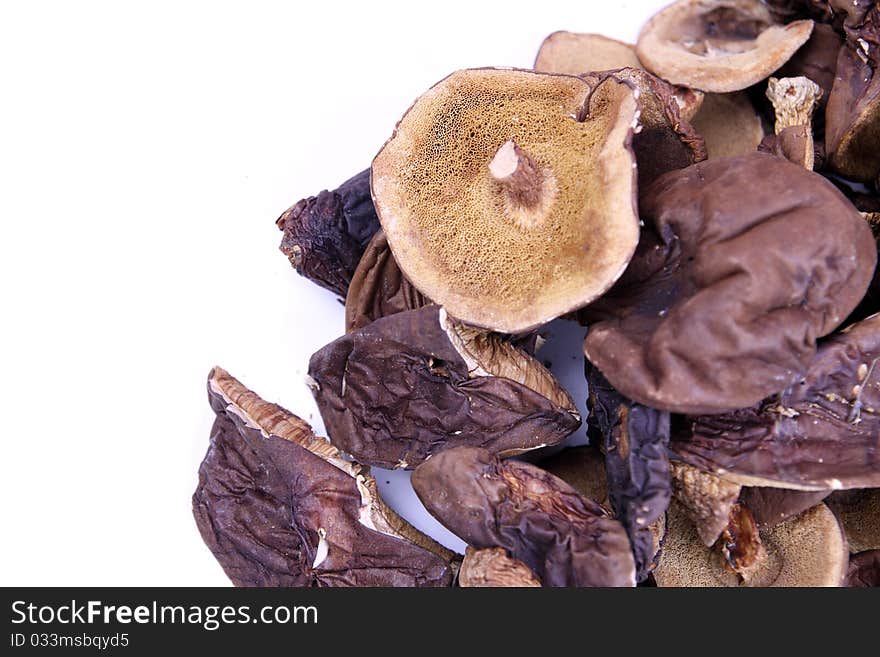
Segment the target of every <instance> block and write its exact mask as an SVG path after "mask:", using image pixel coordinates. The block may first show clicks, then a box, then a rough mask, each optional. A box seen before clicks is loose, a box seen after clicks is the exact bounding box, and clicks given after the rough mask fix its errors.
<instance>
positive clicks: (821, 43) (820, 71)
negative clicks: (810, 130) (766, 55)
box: [776, 23, 843, 131]
mask: <svg viewBox="0 0 880 657" xmlns="http://www.w3.org/2000/svg"><path fill="white" fill-rule="evenodd" d="M842 45H843V37H841V36H840V35H839V34H838V33H837V32H835V31H834V28H832V27H831V26H830V25H825V24H823V23H816V25H814V26H813V33H812V34H811V35H810V40H809V41H807V42H806V43H805V44H804V45H803V47H802V48H801V49H800V50H798V51H797V52H796V53H795V54H794V55H793V56H792V58H791V59H789V60H788V61H787V62H786V63H785V65H784V66H783V67H782V68H780V69H779V70H778V71H777V72H776V74H777V75H778V76H780V77H786V78H796V77H801V76H803V77H805V78H809V79H810V80H812V81H813V82H815V83H816V84H818V85H819V87H820V88H821V89H822V95H821V97H820V98H819V99H818V105H817V109H818V112H817V114H816V119H817V121H818V122H819V123H820V125H821V126H822V130H823V131H824V126H825V105H826V103H827V102H828V96H829V95H830V94H831V88H832V86H834V75H835V72H836V71H837V55H838V53H839V52H840V48H841V46H842Z"/></svg>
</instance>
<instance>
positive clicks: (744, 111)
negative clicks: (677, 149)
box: [691, 91, 764, 158]
mask: <svg viewBox="0 0 880 657" xmlns="http://www.w3.org/2000/svg"><path fill="white" fill-rule="evenodd" d="M691 123H692V125H693V127H694V129H695V130H696V131H697V133H699V134H700V135H702V137H703V141H704V143H705V144H706V153H707V155H708V157H709V158H718V157H735V156H737V155H747V154H749V153H754V152H755V150H756V149H757V148H758V145H759V144H760V143H761V140H762V139H763V138H764V124H763V122H762V121H761V117H760V116H759V115H758V112H757V111H756V110H755V107H754V105H752V101H751V100H749V97H748V95H747V94H745V93H744V92H740V91H735V92H733V93H729V94H706V97H705V99H704V100H703V104H702V105H701V106H700V109H699V111H698V112H697V113H696V115H695V116H694V118H693V119H692V121H691Z"/></svg>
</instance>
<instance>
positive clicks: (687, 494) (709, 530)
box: [670, 461, 741, 547]
mask: <svg viewBox="0 0 880 657" xmlns="http://www.w3.org/2000/svg"><path fill="white" fill-rule="evenodd" d="M670 469H671V471H672V494H673V496H674V497H675V499H676V500H677V501H678V503H679V504H680V505H681V507H682V509H684V511H685V513H687V515H688V517H689V518H690V519H691V521H692V522H693V523H694V526H695V527H696V529H697V534H698V535H699V537H700V540H701V541H702V542H703V545H705V546H706V547H711V546H712V545H714V544H715V541H717V540H718V537H719V536H721V532H723V531H724V530H725V529H726V528H727V525H728V522H729V521H730V514H731V512H732V510H733V507H734V505H736V501H737V500H738V499H739V494H740V489H741V486H740V485H739V484H735V483H733V482H730V481H726V480H724V479H722V478H721V477H718V476H717V475H713V474H712V473H710V472H704V471H703V470H700V469H698V468H695V467H693V466H690V465H688V464H687V463H682V462H681V461H672V462H671V463H670Z"/></svg>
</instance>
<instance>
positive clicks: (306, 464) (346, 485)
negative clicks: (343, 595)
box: [193, 367, 454, 586]
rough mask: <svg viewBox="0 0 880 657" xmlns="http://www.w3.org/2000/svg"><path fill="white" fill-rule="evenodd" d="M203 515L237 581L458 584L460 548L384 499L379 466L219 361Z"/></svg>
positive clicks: (208, 537) (202, 483) (200, 497)
mask: <svg viewBox="0 0 880 657" xmlns="http://www.w3.org/2000/svg"><path fill="white" fill-rule="evenodd" d="M208 397H209V400H210V403H211V408H212V409H213V410H214V411H215V413H216V414H217V419H216V421H215V423H214V427H213V429H212V431H211V447H210V448H209V449H208V453H207V455H206V456H205V460H204V461H203V462H202V465H201V467H200V468H199V483H198V487H197V488H196V491H195V494H194V495H193V514H194V516H195V519H196V524H197V525H198V527H199V531H200V532H201V535H202V538H203V539H204V541H205V543H206V544H207V545H208V547H209V548H210V549H211V552H213V553H214V556H215V557H216V558H217V560H218V561H219V562H220V565H221V566H223V569H224V570H225V571H226V574H227V575H228V576H229V578H230V579H231V580H232V581H233V583H234V584H236V585H237V586H448V585H449V584H450V583H451V581H452V577H453V574H454V569H453V567H452V565H451V562H452V561H453V559H454V555H453V553H452V552H450V551H449V550H447V549H446V548H443V547H442V546H440V545H439V544H437V543H435V542H434V541H433V540H432V539H430V538H429V537H427V536H425V535H424V534H422V533H421V532H419V531H417V530H416V529H415V528H414V527H412V526H411V525H409V523H407V522H406V521H405V520H403V519H402V518H400V517H399V516H398V515H397V514H395V513H394V512H393V511H392V510H391V509H389V508H388V507H387V506H385V504H384V503H383V502H382V500H381V499H380V498H379V495H378V491H377V488H376V481H375V479H373V477H372V476H371V475H370V472H369V469H366V468H363V467H362V466H360V465H358V464H357V463H352V462H350V461H346V460H345V459H343V458H342V455H341V454H340V452H339V451H338V450H337V449H335V448H334V447H332V446H331V445H330V443H328V442H327V441H326V440H324V439H323V438H319V437H317V436H315V434H314V433H312V430H311V428H310V427H309V425H308V424H306V422H304V421H303V420H301V419H300V418H298V417H297V416H295V415H293V414H292V413H290V412H289V411H287V410H285V409H283V408H281V407H280V406H278V405H276V404H271V403H269V402H266V401H264V400H262V399H260V398H259V397H258V396H257V395H256V394H254V393H253V392H251V391H250V390H248V389H247V388H245V387H244V386H243V385H242V384H241V383H240V382H239V381H238V380H236V379H235V378H233V377H232V376H230V375H229V373H227V372H225V371H224V370H222V369H220V368H219V367H215V368H214V369H213V370H211V374H210V375H209V377H208Z"/></svg>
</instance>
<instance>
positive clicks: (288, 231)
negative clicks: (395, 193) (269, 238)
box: [275, 169, 379, 298]
mask: <svg viewBox="0 0 880 657" xmlns="http://www.w3.org/2000/svg"><path fill="white" fill-rule="evenodd" d="M275 223H276V225H277V226H278V228H279V229H280V230H281V231H283V233H284V236H283V237H282V239H281V246H280V247H279V248H280V249H281V252H282V253H284V255H286V256H287V258H288V260H290V264H291V265H292V266H293V268H294V269H296V271H297V272H298V273H299V274H300V275H301V276H305V277H306V278H308V279H309V280H311V281H313V282H314V283H317V284H318V285H320V286H321V287H324V288H327V289H328V290H330V291H332V292H335V293H336V294H338V295H339V296H341V297H343V298H345V295H346V292H347V290H348V284H349V282H350V281H351V277H352V275H353V274H354V271H355V268H356V267H357V265H358V262H359V261H360V259H361V255H362V254H363V252H364V249H366V248H367V244H368V243H369V241H370V238H372V237H373V235H374V234H375V232H376V231H377V230H379V218H378V217H377V216H376V210H375V209H374V208H373V200H372V198H370V170H369V169H367V170H366V171H361V172H360V173H359V174H357V175H356V176H354V177H353V178H351V179H350V180H346V181H345V182H344V183H342V184H341V185H340V186H339V187H338V188H337V189H334V190H333V191H332V192H328V191H327V190H324V191H322V192H321V193H319V194H318V195H317V196H311V197H309V198H304V199H302V200H301V201H299V202H298V203H296V204H295V205H293V206H292V207H290V208H289V209H288V210H287V211H286V212H284V214H282V215H281V216H280V217H278V219H277V220H276V221H275Z"/></svg>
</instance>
